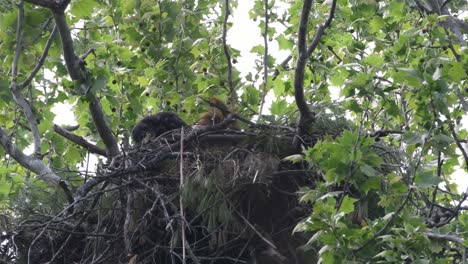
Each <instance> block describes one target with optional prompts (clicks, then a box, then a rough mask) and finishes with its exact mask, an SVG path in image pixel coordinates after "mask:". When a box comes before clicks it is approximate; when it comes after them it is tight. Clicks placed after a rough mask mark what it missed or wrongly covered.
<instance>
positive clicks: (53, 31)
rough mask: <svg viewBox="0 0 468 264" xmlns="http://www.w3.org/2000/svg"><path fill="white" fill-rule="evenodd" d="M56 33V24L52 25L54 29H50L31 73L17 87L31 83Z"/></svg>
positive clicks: (42, 63)
mask: <svg viewBox="0 0 468 264" xmlns="http://www.w3.org/2000/svg"><path fill="white" fill-rule="evenodd" d="M56 33H57V26H54V29H52V32H50V36H49V39H47V43H46V46H45V48H44V51H43V52H42V55H41V57H40V58H39V61H38V62H37V65H36V67H34V69H33V70H32V72H31V74H29V76H28V78H26V80H24V81H23V82H22V83H20V84H19V85H18V88H19V89H22V88H24V87H26V86H28V85H29V84H30V83H31V81H32V80H33V79H34V77H36V74H37V73H38V72H39V70H40V69H41V68H42V66H43V65H44V62H45V59H46V58H47V56H48V55H49V49H50V46H51V45H52V42H53V40H54V38H55V35H56Z"/></svg>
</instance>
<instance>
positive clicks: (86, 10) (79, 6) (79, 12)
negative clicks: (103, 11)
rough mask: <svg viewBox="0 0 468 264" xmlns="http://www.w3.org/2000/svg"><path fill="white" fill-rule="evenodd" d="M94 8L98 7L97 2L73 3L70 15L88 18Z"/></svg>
mask: <svg viewBox="0 0 468 264" xmlns="http://www.w3.org/2000/svg"><path fill="white" fill-rule="evenodd" d="M95 7H99V2H97V1H94V0H78V1H73V5H72V8H71V13H72V14H73V15H74V16H76V17H90V16H91V14H92V12H93V9H94V8H95Z"/></svg>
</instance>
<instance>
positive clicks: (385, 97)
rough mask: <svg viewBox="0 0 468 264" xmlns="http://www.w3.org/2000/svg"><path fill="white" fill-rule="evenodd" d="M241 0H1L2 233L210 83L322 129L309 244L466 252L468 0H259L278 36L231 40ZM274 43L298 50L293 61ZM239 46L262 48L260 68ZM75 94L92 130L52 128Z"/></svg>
mask: <svg viewBox="0 0 468 264" xmlns="http://www.w3.org/2000/svg"><path fill="white" fill-rule="evenodd" d="M237 2H238V1H234V0H231V1H229V0H226V1H217V0H216V1H215V0H205V1H195V0H184V1H182V0H181V1H169V0H157V1H153V0H139V1H137V0H129V1H113V0H108V1H97V0H76V1H53V0H26V1H22V0H21V1H12V2H4V1H2V2H1V3H0V11H1V13H0V59H1V61H2V67H1V68H0V97H1V100H0V143H1V145H2V146H3V148H0V158H1V160H2V162H1V163H0V197H1V208H2V210H3V213H2V219H3V220H2V221H1V222H0V223H1V228H2V231H3V232H4V233H3V234H5V236H4V242H5V243H7V242H8V241H10V242H11V241H12V239H13V237H14V235H13V231H14V230H15V227H16V226H17V225H20V224H21V223H24V222H23V221H26V222H27V221H29V220H37V219H40V220H37V221H40V222H41V221H42V222H48V221H51V222H52V221H54V220H55V219H56V218H57V215H61V214H62V213H63V211H66V210H64V208H66V203H67V200H66V199H67V197H68V199H69V202H72V203H73V199H74V198H75V199H76V198H77V197H79V195H78V194H73V197H70V193H67V192H65V194H64V191H63V190H64V189H65V190H66V189H71V191H72V192H75V191H76V190H80V189H79V188H80V187H81V186H83V183H84V182H86V181H88V180H89V179H91V178H93V177H95V176H96V174H95V172H96V170H95V169H94V168H87V167H86V164H87V161H89V158H90V155H94V154H98V155H100V156H101V158H100V162H101V163H112V160H113V159H114V158H115V157H118V156H119V155H121V154H122V152H125V149H126V148H128V147H129V132H130V131H131V128H132V127H133V126H134V125H135V122H136V121H137V120H138V119H140V118H141V117H142V116H144V115H145V114H147V113H149V112H152V113H156V112H160V111H174V112H177V113H178V114H179V115H180V116H181V118H182V119H184V120H185V121H186V122H187V123H194V122H196V121H197V120H198V118H199V117H200V115H201V114H202V113H203V112H204V111H206V107H207V106H206V103H205V102H204V101H203V100H201V99H200V97H203V98H210V97H212V96H218V97H219V98H221V99H223V100H225V101H226V102H229V104H230V106H231V107H232V109H236V111H237V113H238V115H239V116H242V117H244V118H246V119H248V120H253V119H255V120H258V121H257V123H258V124H267V125H271V126H281V127H285V126H296V125H298V129H297V133H299V134H300V135H306V134H308V133H309V134H313V135H319V136H318V140H315V141H314V140H313V142H312V143H311V142H309V143H308V144H306V145H304V151H303V152H300V153H297V154H300V155H293V156H290V157H289V160H291V161H292V160H294V161H298V162H300V163H302V164H307V168H308V169H311V168H312V169H313V170H315V171H318V172H320V175H321V176H322V180H321V181H318V182H316V184H315V186H313V188H312V187H311V186H309V187H303V188H301V189H300V192H299V193H300V194H301V195H300V196H298V199H299V198H300V201H301V202H303V203H306V204H308V205H310V206H309V207H311V212H310V215H309V216H308V217H305V218H304V219H303V221H300V222H298V223H297V226H296V228H295V230H294V231H295V232H302V235H304V236H306V237H308V238H310V240H309V241H308V242H307V243H305V244H304V245H302V247H301V250H303V251H308V250H309V251H310V252H313V254H312V255H315V256H317V257H318V258H319V259H320V261H321V262H322V263H343V260H347V261H348V262H349V263H361V262H379V263H389V262H399V263H402V262H404V263H465V262H466V255H467V247H468V242H467V239H468V233H467V230H468V215H467V214H466V211H465V210H466V209H468V208H467V207H466V205H464V202H465V200H466V199H467V198H468V191H464V192H461V193H460V192H459V191H457V186H456V184H455V183H454V182H453V181H451V178H450V177H451V175H452V174H453V173H454V171H456V170H464V171H466V169H467V167H466V166H467V164H468V155H467V153H466V150H465V148H464V144H466V143H468V142H467V138H468V131H467V130H466V124H463V122H462V121H463V120H466V112H467V110H468V102H467V101H466V100H467V97H468V81H467V80H468V70H467V69H468V53H467V48H466V40H467V35H468V22H467V21H465V20H463V18H462V17H463V16H465V17H466V13H467V11H466V7H467V6H466V1H463V0H453V1H441V0H422V1H389V0H383V1H375V0H356V1H353V0H338V1H335V0H333V1H314V2H312V1H286V0H283V1H281V0H276V1H274V0H270V1H268V0H263V1H260V0H255V1H254V2H255V3H254V5H253V7H252V8H251V10H250V11H249V15H250V19H252V20H254V21H256V22H257V24H258V27H259V28H260V30H261V32H262V37H263V38H264V40H265V42H264V44H263V45H258V46H254V47H253V48H252V50H251V52H250V53H249V54H248V55H246V54H241V53H240V51H239V50H236V49H234V48H232V47H230V46H229V45H227V44H226V32H229V28H230V27H231V26H232V23H236V21H231V20H230V19H227V18H228V16H229V15H230V13H231V11H233V10H235V8H236V6H237V4H238V3H237ZM307 5H308V6H309V9H311V11H310V12H305V15H302V16H301V13H304V12H303V10H307ZM464 8H465V9H464ZM305 18H307V19H305ZM228 38H229V34H228ZM301 38H302V40H301ZM242 41H249V40H248V39H244V40H242ZM273 42H276V43H277V44H278V47H279V49H280V50H286V51H288V52H289V53H290V54H291V55H290V56H289V57H287V58H286V60H284V61H280V60H279V58H277V57H275V54H272V52H271V49H268V48H269V46H268V45H271V43H273ZM241 55H242V56H255V57H256V58H258V60H256V63H255V65H254V67H252V69H245V68H241V67H239V66H238V65H239V64H238V63H237V61H238V59H239V58H240V56H241ZM281 59H282V58H281ZM267 94H269V95H270V96H267ZM268 98H271V100H272V102H271V108H270V109H269V114H264V113H265V112H266V109H264V103H265V100H269V99H268ZM291 98H295V100H291ZM291 101H292V102H291ZM305 103H307V105H306V104H305ZM63 104H65V105H69V106H71V109H72V111H73V114H74V117H75V120H74V122H72V123H73V124H76V125H77V126H75V127H67V128H66V129H63V128H60V127H59V126H56V125H54V120H56V119H55V118H57V117H60V115H62V113H61V112H60V111H61V110H60V106H63ZM304 107H305V108H304ZM298 109H299V110H298ZM258 116H259V117H258ZM257 117H258V119H257ZM296 120H299V121H298V123H297V124H296ZM250 125H252V124H250ZM464 125H465V126H464ZM243 129H244V130H246V131H247V130H248V129H249V124H243ZM59 131H62V132H61V133H60V132H59ZM70 131H71V132H70ZM64 133H65V134H67V135H69V134H71V133H73V134H74V135H75V136H78V137H82V138H81V139H82V140H83V141H86V143H83V141H79V140H76V139H75V140H69V137H68V139H67V137H64V136H63V134H64ZM79 142H81V143H79ZM24 153H28V154H30V153H31V154H30V155H25V154H24ZM97 171H98V170H97ZM98 174H99V171H98ZM57 186H61V187H62V188H59V187H57ZM103 188H105V187H103ZM70 200H71V201H70ZM76 201H77V200H75V203H76ZM465 204H466V203H465ZM358 208H361V209H362V208H366V210H365V211H368V213H365V214H364V215H361V216H356V212H357V211H358ZM75 209H76V208H75ZM54 216H55V217H54ZM355 217H357V219H358V220H359V221H356V218H355ZM43 229H47V226H42V225H38V226H37V230H43ZM7 244H8V243H7ZM2 245H3V244H2ZM12 250H13V249H12V248H6V249H5V250H4V253H5V255H9V254H10V253H11V252H12ZM15 254H17V255H16V256H24V254H25V252H15ZM5 258H6V257H5Z"/></svg>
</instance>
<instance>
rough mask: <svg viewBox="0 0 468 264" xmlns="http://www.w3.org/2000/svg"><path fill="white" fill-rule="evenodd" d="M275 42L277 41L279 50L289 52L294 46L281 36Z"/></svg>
mask: <svg viewBox="0 0 468 264" xmlns="http://www.w3.org/2000/svg"><path fill="white" fill-rule="evenodd" d="M276 41H278V47H279V49H280V50H291V49H292V48H293V46H294V42H293V41H291V40H288V39H286V38H285V36H284V35H283V34H280V35H279V36H278V37H277V38H276Z"/></svg>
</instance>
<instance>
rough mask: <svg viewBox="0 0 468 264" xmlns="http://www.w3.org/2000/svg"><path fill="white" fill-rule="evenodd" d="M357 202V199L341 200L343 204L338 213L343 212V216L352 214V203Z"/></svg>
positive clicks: (346, 198)
mask: <svg viewBox="0 0 468 264" xmlns="http://www.w3.org/2000/svg"><path fill="white" fill-rule="evenodd" d="M357 200H358V199H354V198H351V197H349V196H346V197H345V198H344V199H343V202H342V203H341V207H340V212H343V213H345V214H349V213H351V212H354V203H355V202H356V201H357Z"/></svg>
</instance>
